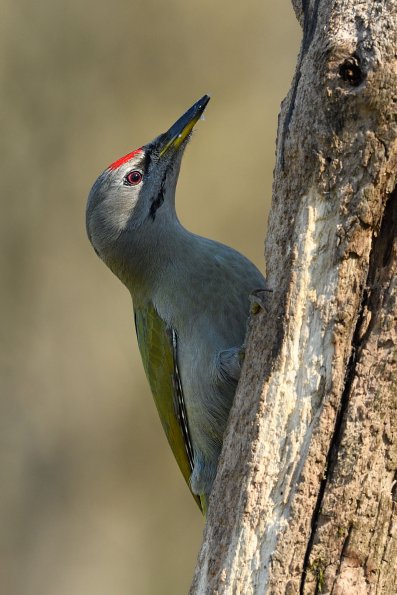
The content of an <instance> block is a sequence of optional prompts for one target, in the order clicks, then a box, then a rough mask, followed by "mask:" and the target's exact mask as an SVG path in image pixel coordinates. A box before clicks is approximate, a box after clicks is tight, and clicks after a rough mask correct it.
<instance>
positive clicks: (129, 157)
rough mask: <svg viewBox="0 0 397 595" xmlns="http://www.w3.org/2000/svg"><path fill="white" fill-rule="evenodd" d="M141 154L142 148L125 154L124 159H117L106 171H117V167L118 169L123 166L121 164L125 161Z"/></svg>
mask: <svg viewBox="0 0 397 595" xmlns="http://www.w3.org/2000/svg"><path fill="white" fill-rule="evenodd" d="M142 152H143V151H142V147H140V148H139V149H136V150H135V151H132V153H127V155H124V157H120V159H117V161H114V162H113V163H111V164H110V165H109V167H108V169H117V168H118V167H120V165H123V163H125V162H126V161H129V160H130V159H132V158H133V157H134V156H135V155H138V154H139V153H142Z"/></svg>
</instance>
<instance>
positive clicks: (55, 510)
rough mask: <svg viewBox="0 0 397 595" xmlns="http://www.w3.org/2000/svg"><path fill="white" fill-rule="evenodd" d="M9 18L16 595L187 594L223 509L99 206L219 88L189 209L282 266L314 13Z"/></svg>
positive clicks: (11, 494)
mask: <svg viewBox="0 0 397 595" xmlns="http://www.w3.org/2000/svg"><path fill="white" fill-rule="evenodd" d="M0 29H1V30H0V39H1V41H0V44H1V73H0V74H1V91H2V92H1V95H2V106H1V112H0V118H1V141H0V142H1V169H2V171H1V183H2V192H1V218H0V226H1V230H0V239H1V240H0V241H1V244H2V245H1V250H0V266H1V270H0V274H1V277H0V279H1V281H0V283H1V294H0V311H1V325H0V341H1V351H0V358H1V360H0V366H1V380H0V383H1V384H0V481H1V489H0V593H1V595H71V594H73V595H94V594H95V595H110V594H116V595H127V594H129V595H130V594H140V595H183V594H186V593H187V590H188V587H189V585H190V581H191V578H192V574H193V569H194V565H195V560H196V556H197V553H198V549H199V546H200V542H201V536H202V530H203V519H202V517H201V515H200V513H199V511H198V509H197V507H196V504H195V503H194V501H193V498H192V497H191V496H190V494H189V492H188V489H187V488H186V486H185V484H184V481H183V479H182V476H181V474H180V473H179V471H178V469H177V465H176V463H174V460H173V458H172V455H171V451H170V450H169V448H168V445H167V443H166V440H165V437H164V435H163V432H162V429H161V426H160V422H159V420H158V418H157V413H156V410H155V407H154V404H153V402H152V398H151V396H150V393H149V390H148V385H147V382H146V379H145V377H144V373H143V369H142V365H141V362H140V357H139V354H138V350H137V343H136V338H135V332H134V326H133V318H132V307H131V302H130V296H129V294H128V293H127V291H126V290H125V289H124V287H123V286H122V285H121V283H120V282H119V281H118V280H117V279H116V278H115V277H113V276H112V274H111V273H110V272H109V270H107V269H106V267H105V266H104V264H103V263H102V262H101V261H100V260H99V259H98V258H97V257H96V255H95V254H94V252H93V250H92V248H91V246H90V245H89V242H88V240H87V238H86V234H85V220H84V217H85V203H86V197H87V194H88V191H89V189H90V186H91V185H92V183H93V182H94V180H95V178H96V177H97V175H98V174H99V173H100V172H101V171H102V170H103V169H104V168H105V167H106V166H107V165H108V164H109V163H110V162H112V161H114V160H115V159H116V158H118V157H120V156H121V155H123V154H124V153H127V152H129V151H131V150H132V149H135V148H137V147H139V146H141V145H142V144H144V143H146V142H148V141H149V140H151V139H152V138H153V137H154V136H157V135H158V134H159V133H160V132H162V131H164V130H166V129H167V128H168V127H169V126H170V125H171V124H172V123H173V122H174V121H175V120H176V119H177V118H178V117H179V116H180V115H181V114H182V113H183V112H184V111H185V110H186V109H187V108H188V107H190V105H191V104H193V102H194V101H196V100H197V99H198V98H199V97H201V96H202V95H203V94H204V93H209V94H211V95H212V100H211V102H210V104H209V106H208V108H207V111H206V118H205V121H204V122H200V123H199V124H198V125H197V127H196V133H195V135H194V138H193V141H192V142H191V144H190V145H189V147H188V149H187V151H186V154H185V158H184V163H183V167H182V173H181V177H180V183H179V188H178V193H177V207H178V212H179V215H180V218H181V220H182V222H183V223H184V224H185V225H186V226H187V227H188V228H189V229H191V230H193V231H195V232H197V233H200V234H202V235H206V236H209V237H211V238H214V239H218V240H220V241H223V242H225V243H228V244H231V245H233V246H234V247H235V248H237V249H239V250H240V251H242V252H243V253H244V254H246V255H247V256H248V257H250V258H251V259H252V260H253V261H254V262H255V263H256V264H257V265H258V266H259V267H260V268H261V269H262V270H264V260H263V239H264V235H265V231H266V219H267V213H268V209H269V206H270V199H271V183H272V169H273V164H274V152H275V137H276V126H277V115H278V111H279V105H280V102H281V100H282V98H283V97H284V96H285V95H286V93H287V91H288V87H289V84H290V81H291V77H292V74H293V70H294V65H295V60H296V55H297V51H298V44H299V29H298V24H297V22H296V20H295V17H294V14H293V11H292V8H291V5H290V2H289V1H288V0H282V1H281V2H272V1H271V0H247V1H246V2H244V3H242V2H235V3H233V2H230V1H227V0H218V1H217V2H214V1H213V0H211V1H210V0H202V1H201V2H200V3H199V4H198V3H197V2H194V3H193V2H189V1H186V0H168V1H167V2H160V1H157V2H154V1H153V0H132V1H131V0H129V1H126V0H113V1H112V2H103V1H102V2H101V1H99V2H98V1H94V0H86V1H82V0H69V1H68V2H66V0H64V1H63V2H59V1H55V2H54V1H50V0H41V1H40V2H31V1H29V0H19V1H18V2H14V1H12V0H2V11H1V24H0Z"/></svg>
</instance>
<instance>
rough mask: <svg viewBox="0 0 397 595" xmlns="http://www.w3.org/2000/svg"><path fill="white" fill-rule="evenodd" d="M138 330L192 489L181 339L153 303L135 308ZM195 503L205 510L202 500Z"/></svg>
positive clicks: (168, 430) (155, 390)
mask: <svg viewBox="0 0 397 595" xmlns="http://www.w3.org/2000/svg"><path fill="white" fill-rule="evenodd" d="M134 314H135V327H136V334H137V336H138V345H139V350H140V352H141V357H142V361H143V366H144V368H145V372H146V376H147V378H148V380H149V384H150V388H151V391H152V394H153V397H154V402H155V403H156V407H157V411H158V413H159V416H160V419H161V423H162V425H163V428H164V431H165V434H166V436H167V439H168V442H169V444H170V446H171V449H172V452H173V453H174V457H175V458H176V461H177V463H178V465H179V468H180V470H181V471H182V475H183V477H184V478H185V481H186V483H187V485H188V486H189V489H190V484H189V479H190V475H191V473H192V468H193V450H192V446H191V441H190V435H189V426H188V422H187V416H186V409H185V404H184V400H183V392H182V384H181V381H180V376H179V371H178V364H177V357H176V355H177V336H176V333H175V331H174V330H173V329H172V328H170V327H168V326H167V325H166V323H165V322H164V320H162V318H160V316H159V315H158V313H157V311H156V310H155V308H154V307H153V305H152V304H151V303H150V302H149V303H146V304H145V306H144V307H140V308H139V307H138V308H137V307H135V306H134ZM193 496H194V499H195V500H196V502H197V504H198V505H199V507H200V508H201V509H203V506H202V503H201V501H200V498H199V497H198V496H196V495H194V494H193Z"/></svg>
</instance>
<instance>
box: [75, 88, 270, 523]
mask: <svg viewBox="0 0 397 595" xmlns="http://www.w3.org/2000/svg"><path fill="white" fill-rule="evenodd" d="M209 99H210V98H209V96H208V95H204V96H203V97H202V98H201V99H200V100H199V101H197V102H196V103H195V104H194V105H193V106H192V107H191V108H190V109H189V110H188V111H187V112H186V113H185V114H184V115H183V116H182V117H181V118H179V119H178V120H177V121H176V122H175V124H173V126H171V128H170V129H169V130H168V131H167V132H165V133H163V134H160V136H158V137H157V138H155V139H154V140H153V141H151V142H150V143H148V144H147V145H144V146H142V147H140V148H139V149H136V150H135V151H132V152H131V153H128V154H127V155H125V156H124V157H121V158H120V159H118V160H117V161H115V162H114V163H112V164H111V165H109V167H107V168H106V169H105V171H104V172H103V173H102V174H101V175H100V176H99V177H98V179H97V180H96V182H95V183H94V185H93V187H92V189H91V191H90V194H89V197H88V202H87V211H86V225H87V234H88V237H89V240H90V242H91V244H92V246H93V248H94V250H95V252H96V253H97V254H98V256H99V257H100V258H101V259H102V260H103V261H104V263H105V264H106V265H107V266H108V267H109V268H110V270H111V271H112V272H113V273H114V274H115V275H116V276H117V277H118V278H119V279H120V280H121V281H122V283H124V285H125V286H126V287H127V289H128V290H129V292H130V294H131V297H132V302H133V310H134V317H135V327H136V332H137V338H138V345H139V350H140V353H141V356H142V362H143V366H144V369H145V372H146V376H147V378H148V381H149V384H150V388H151V391H152V394H153V397H154V401H155V403H156V407H157V409H158V413H159V415H160V418H161V422H162V425H163V428H164V431H165V433H166V436H167V439H168V442H169V444H170V446H171V449H172V451H173V454H174V456H175V458H176V460H177V463H178V465H179V467H180V470H181V471H182V474H183V476H184V478H185V480H186V482H187V484H188V486H189V488H190V491H191V492H192V494H193V496H194V497H195V499H196V501H197V503H198V505H199V507H200V508H201V510H202V511H203V513H204V514H205V512H206V509H207V503H208V497H209V494H210V492H211V488H212V484H213V481H214V479H215V474H216V470H217V465H218V459H219V455H220V451H221V447H222V438H223V433H224V431H225V427H226V422H227V419H228V415H229V411H230V408H231V405H232V402H233V398H234V394H235V391H236V386H237V382H238V379H239V376H240V370H241V360H242V346H243V343H244V338H245V331H246V324H247V319H248V315H249V307H250V306H249V295H250V293H251V292H253V291H254V290H258V289H260V288H264V287H265V279H264V277H263V276H262V274H261V273H260V272H259V270H258V269H257V268H256V267H255V265H254V264H253V263H252V262H250V261H249V260H248V259H247V258H245V257H244V256H243V255H242V254H240V253H239V252H237V251H236V250H234V249H233V248H230V247H228V246H225V245H224V244H221V243H219V242H216V241H213V240H209V239H207V238H204V237H201V236H199V235H196V234H194V233H191V232H190V231H188V230H187V229H185V228H184V227H183V226H182V224H181V223H180V221H179V220H178V217H177V214H176V211H175V190H176V185H177V181H178V176H179V170H180V166H181V160H182V156H183V153H184V150H185V147H186V145H187V143H188V141H189V139H190V136H191V133H192V130H193V127H194V126H195V124H196V123H197V121H198V120H199V119H200V117H201V116H202V114H203V112H204V110H205V108H206V106H207V104H208V102H209ZM209 190H210V189H208V191H209ZM203 191H204V189H203Z"/></svg>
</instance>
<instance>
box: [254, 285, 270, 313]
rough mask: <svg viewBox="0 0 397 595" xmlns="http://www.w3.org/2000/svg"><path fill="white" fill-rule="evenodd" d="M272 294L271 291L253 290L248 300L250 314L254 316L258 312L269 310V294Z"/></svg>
mask: <svg viewBox="0 0 397 595" xmlns="http://www.w3.org/2000/svg"><path fill="white" fill-rule="evenodd" d="M271 293H273V289H255V290H254V291H253V292H252V293H250V295H249V300H250V304H251V306H250V313H251V314H252V315H253V316H255V315H256V314H258V312H260V310H265V312H268V310H269V300H270V297H271V296H270V294H271Z"/></svg>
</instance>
